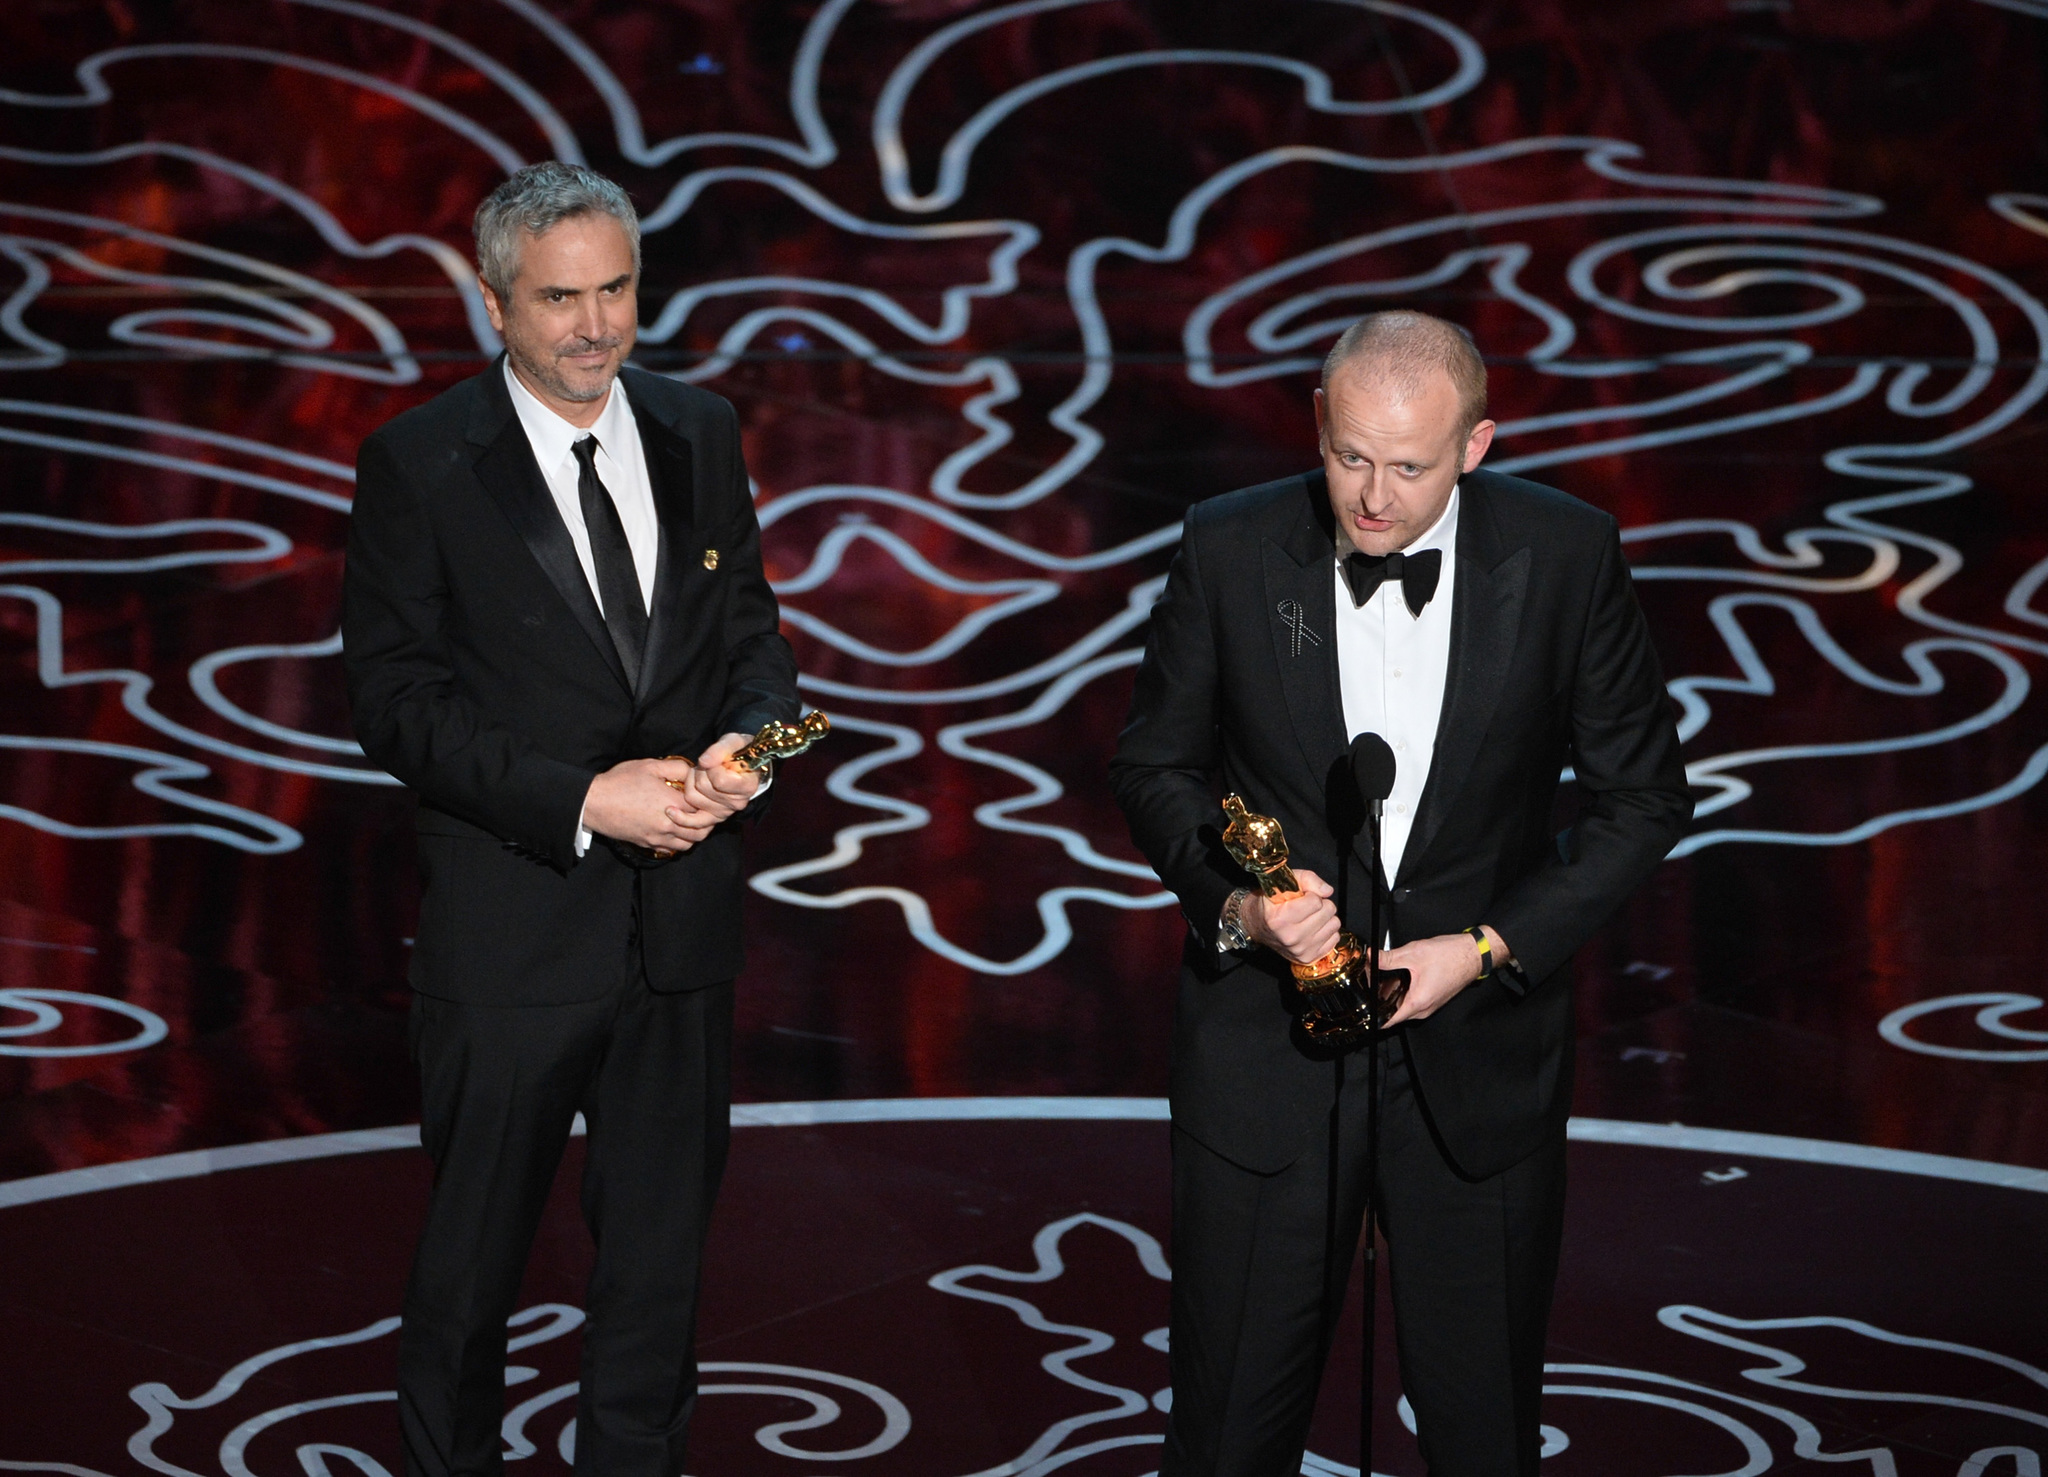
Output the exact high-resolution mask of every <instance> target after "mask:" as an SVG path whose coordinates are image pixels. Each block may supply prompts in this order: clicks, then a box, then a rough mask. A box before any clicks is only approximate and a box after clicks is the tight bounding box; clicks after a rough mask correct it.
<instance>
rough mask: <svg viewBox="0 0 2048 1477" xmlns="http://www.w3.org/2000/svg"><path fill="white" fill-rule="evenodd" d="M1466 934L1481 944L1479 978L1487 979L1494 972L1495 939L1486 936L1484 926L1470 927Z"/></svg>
mask: <svg viewBox="0 0 2048 1477" xmlns="http://www.w3.org/2000/svg"><path fill="white" fill-rule="evenodd" d="M1465 933H1466V935H1467V936H1468V937H1469V938H1470V939H1471V940H1472V942H1473V943H1475V944H1477V945H1479V978H1481V979H1487V978H1489V977H1491V976H1492V974H1493V940H1491V939H1489V938H1488V937H1487V936H1486V930H1485V929H1484V928H1468V929H1466V930H1465Z"/></svg>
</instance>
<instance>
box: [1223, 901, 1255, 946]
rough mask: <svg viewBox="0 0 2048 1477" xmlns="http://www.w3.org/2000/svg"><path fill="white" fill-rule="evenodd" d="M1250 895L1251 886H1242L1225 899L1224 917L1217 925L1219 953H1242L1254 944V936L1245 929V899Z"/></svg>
mask: <svg viewBox="0 0 2048 1477" xmlns="http://www.w3.org/2000/svg"><path fill="white" fill-rule="evenodd" d="M1250 896H1251V890H1250V889H1249V888H1244V887H1240V888H1239V889H1238V890H1237V891H1236V892H1233V893H1232V894H1231V895H1230V896H1229V897H1227V898H1225V899H1224V900H1223V917H1222V920H1221V921H1220V922H1219V923H1218V924H1217V927H1216V952H1217V953H1219V954H1241V953H1243V952H1244V951H1245V950H1246V949H1249V948H1250V947H1251V946H1252V936H1251V935H1250V934H1248V933H1246V932H1245V931H1244V900H1245V899H1246V898H1248V897H1250Z"/></svg>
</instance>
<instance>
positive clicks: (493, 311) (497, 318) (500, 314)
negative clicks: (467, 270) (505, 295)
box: [477, 278, 505, 338]
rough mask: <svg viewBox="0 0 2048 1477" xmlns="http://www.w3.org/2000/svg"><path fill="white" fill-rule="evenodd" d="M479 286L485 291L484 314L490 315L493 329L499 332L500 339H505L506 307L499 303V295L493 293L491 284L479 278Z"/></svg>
mask: <svg viewBox="0 0 2048 1477" xmlns="http://www.w3.org/2000/svg"><path fill="white" fill-rule="evenodd" d="M477 286H478V287H479V288H481V289H482V290H483V295H484V312H485V313H487V314H489V315H490V319H491V327H492V328H494V329H496V330H497V332H498V336H499V337H500V338H503V337H504V335H505V306H504V304H502V303H500V302H499V301H498V295H497V293H495V292H493V291H491V284H490V283H488V282H485V281H483V280H482V279H481V278H479V279H478V281H477Z"/></svg>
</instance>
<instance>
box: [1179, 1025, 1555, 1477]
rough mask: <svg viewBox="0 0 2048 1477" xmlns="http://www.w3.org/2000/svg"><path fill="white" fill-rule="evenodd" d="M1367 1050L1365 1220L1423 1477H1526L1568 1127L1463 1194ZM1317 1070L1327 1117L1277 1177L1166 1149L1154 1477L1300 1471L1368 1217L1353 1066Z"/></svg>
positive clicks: (1277, 1476)
mask: <svg viewBox="0 0 2048 1477" xmlns="http://www.w3.org/2000/svg"><path fill="white" fill-rule="evenodd" d="M1398 1035H1399V1033H1396V1036H1397V1037H1398ZM1380 1049H1381V1052H1382V1055H1381V1076H1380V1086H1381V1091H1380V1099H1381V1101H1380V1130H1379V1131H1380V1201H1379V1205H1380V1209H1379V1215H1380V1223H1381V1226H1382V1227H1383V1228H1384V1230H1385V1233H1386V1238H1387V1248H1388V1262H1389V1267H1390V1271H1391V1279H1390V1280H1391V1283H1392V1288H1393V1298H1394V1329H1395V1340H1396V1343H1397V1346H1398V1348H1399V1351H1400V1362H1401V1386H1402V1389H1403V1391H1404V1392H1405V1393H1406V1394H1407V1396H1408V1400H1409V1403H1410V1405H1412V1406H1413V1407H1414V1410H1415V1420H1416V1426H1417V1435H1418V1439H1419V1440H1420V1442H1421V1446H1422V1454H1423V1458H1424V1460H1425V1461H1426V1462H1427V1464H1428V1467H1429V1472H1430V1477H1508V1474H1520V1477H1534V1474H1535V1472H1536V1469H1537V1453H1538V1450H1539V1449H1540V1445H1541V1442H1540V1436H1539V1430H1538V1427H1539V1422H1538V1420H1537V1413H1538V1408H1539V1403H1540V1401H1541V1398H1542V1391H1543V1342H1544V1333H1545V1329H1546V1326H1547V1325H1548V1323H1549V1319H1550V1298H1551V1289H1552V1286H1553V1284H1554V1283H1555V1282H1556V1279H1557V1259H1558V1246H1559V1240H1560V1237H1561V1234H1562V1231H1563V1224H1564V1127H1563V1125H1562V1124H1560V1125H1559V1126H1558V1131H1557V1135H1556V1138H1555V1141H1554V1142H1552V1143H1549V1144H1546V1145H1545V1146H1544V1147H1543V1148H1542V1149H1539V1150H1538V1151H1537V1152H1536V1153H1535V1154H1533V1155H1531V1156H1530V1157H1529V1158H1527V1159H1525V1160H1523V1161H1522V1162H1521V1163H1519V1164H1517V1165H1515V1166H1513V1167H1512V1168H1510V1169H1508V1170H1506V1171H1504V1172H1503V1173H1501V1174H1498V1175H1495V1176H1493V1177H1492V1178H1491V1179H1484V1180H1476V1181H1475V1180H1468V1179H1466V1178H1465V1177H1464V1176H1462V1175H1460V1174H1459V1173H1458V1172H1457V1171H1456V1169H1454V1168H1453V1167H1452V1165H1451V1164H1450V1162H1449V1161H1448V1160H1447V1159H1446V1158H1445V1157H1444V1155H1443V1153H1442V1151H1441V1150H1439V1149H1438V1147H1437V1145H1436V1142H1435V1140H1434V1138H1433V1137H1432V1136H1431V1134H1430V1131H1429V1126H1428V1123H1427V1120H1426V1119H1425V1117H1424V1115H1423V1109H1422V1104H1421V1103H1420V1102H1419V1101H1418V1100H1417V1097H1416V1092H1415V1086H1414V1081H1413V1079H1412V1077H1411V1076H1410V1074H1409V1070H1408V1064H1407V1057H1406V1052H1405V1050H1404V1049H1403V1046H1402V1043H1401V1042H1400V1041H1399V1040H1398V1039H1396V1040H1390V1041H1388V1042H1385V1043H1383V1044H1382V1046H1381V1048H1380ZM1331 1070H1332V1072H1333V1073H1341V1075H1342V1086H1341V1088H1340V1090H1339V1093H1338V1100H1337V1106H1336V1108H1335V1110H1334V1111H1333V1112H1332V1114H1331V1115H1330V1119H1329V1121H1327V1122H1326V1123H1325V1124H1324V1125H1323V1126H1322V1127H1321V1128H1319V1129H1318V1130H1317V1131H1316V1132H1315V1133H1314V1134H1313V1135H1312V1136H1311V1137H1310V1139H1309V1142H1308V1144H1307V1147H1306V1149H1305V1150H1304V1152H1303V1153H1302V1155H1301V1157H1300V1158H1299V1159H1297V1160H1296V1161H1295V1162H1294V1163H1293V1164H1291V1165H1289V1166H1288V1167H1287V1168H1286V1169H1283V1170H1281V1171H1280V1172H1279V1173H1277V1174H1270V1175H1262V1174H1256V1173H1254V1172H1253V1171H1251V1170H1248V1169H1245V1168H1242V1167H1241V1166H1239V1165H1237V1164H1235V1163H1232V1162H1231V1161H1230V1160H1228V1159H1225V1158H1223V1157H1222V1156H1221V1155H1219V1154H1217V1153H1215V1152H1214V1151H1212V1150H1210V1149H1207V1148H1205V1147H1203V1146H1202V1145H1201V1144H1199V1143H1197V1142H1196V1141H1195V1140H1194V1139H1192V1138H1190V1137H1189V1136H1188V1135H1186V1134H1185V1133H1182V1132H1181V1131H1180V1130H1179V1129H1177V1128H1176V1129H1175V1130H1174V1133H1173V1311H1172V1329H1171V1343H1170V1346H1169V1347H1170V1353H1169V1364H1170V1367H1171V1371H1172V1378H1173V1409H1172V1411H1171V1413H1170V1415H1169V1416H1168V1419H1167V1426H1166V1451H1165V1457H1164V1460H1163V1462H1162V1463H1161V1467H1160V1472H1161V1477H1294V1474H1296V1473H1298V1472H1300V1470H1301V1457H1302V1451H1303V1448H1304V1446H1305V1445H1306V1443H1307V1440H1308V1427H1309V1418H1310V1416H1311V1415H1312V1414H1314V1410H1315V1398H1316V1387H1317V1385H1318V1383H1319V1382H1320V1381H1321V1379H1322V1371H1323V1361H1324V1358H1325V1356H1326V1355H1327V1354H1328V1352H1329V1344H1330V1336H1331V1331H1332V1325H1333V1324H1334V1323H1335V1321H1336V1315H1337V1309H1338V1308H1339V1307H1340V1306H1341V1305H1342V1302H1343V1297H1344V1285H1345V1281H1346V1279H1347V1278H1348V1276H1349V1274H1350V1269H1351V1260H1352V1257H1353V1255H1354V1254H1355V1252H1356V1250H1357V1247H1358V1237H1359V1230H1360V1226H1361V1223H1362V1221H1363V1219H1364V1216H1365V1142H1366V1140H1365V1128H1366V1117H1365V1107H1366V1092H1365V1084H1366V1062H1365V1058H1364V1056H1363V1055H1362V1054H1357V1055H1353V1056H1349V1057H1346V1058H1344V1059H1343V1060H1342V1061H1341V1062H1338V1063H1332V1064H1331ZM1333 1133H1334V1134H1335V1136H1336V1141H1337V1155H1336V1164H1335V1173H1334V1175H1333V1174H1332V1164H1331V1155H1330V1141H1331V1135H1332V1134H1333ZM1367 1465H1368V1466H1369V1464H1367Z"/></svg>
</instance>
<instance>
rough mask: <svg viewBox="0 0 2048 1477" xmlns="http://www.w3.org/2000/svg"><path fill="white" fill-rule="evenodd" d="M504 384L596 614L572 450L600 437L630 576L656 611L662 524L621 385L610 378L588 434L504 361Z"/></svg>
mask: <svg viewBox="0 0 2048 1477" xmlns="http://www.w3.org/2000/svg"><path fill="white" fill-rule="evenodd" d="M505 383H506V384H508V385H510V386H511V388H512V408H513V409H514V410H516V411H518V412H519V424H520V425H521V426H523V427H524V428H525V430H526V441H527V444H528V445H529V446H531V447H532V448H533V459H534V460H535V461H537V462H539V463H540V475H541V480H542V481H544V482H546V483H547V485H548V492H549V494H550V495H552V496H553V498H554V500H555V510H556V511H557V512H559V513H560V514H561V515H562V522H564V523H566V524H567V525H568V526H569V541H570V542H571V543H573V544H574V545H575V546H576V562H577V563H578V564H581V565H582V566H583V578H584V579H585V580H586V581H588V582H589V585H590V593H591V596H592V598H594V599H595V600H596V601H597V608H598V610H599V611H600V612H602V611H603V610H604V596H603V595H602V594H601V593H600V592H599V590H598V587H597V561H596V560H595V559H593V558H592V557H591V554H590V530H589V529H588V528H586V527H585V526H584V523H583V499H582V497H581V496H580V495H579V494H578V493H577V491H576V479H577V475H578V468H577V465H576V453H575V452H574V451H573V450H571V448H572V447H574V446H575V444H576V443H577V442H578V441H581V440H582V439H583V438H584V437H585V436H595V437H596V438H597V455H596V456H595V457H594V458H592V460H593V461H594V462H595V463H596V465H597V476H598V480H599V481H601V482H603V483H604V485H605V490H606V491H607V492H609V493H610V494H611V495H612V502H613V503H614V504H616V505H617V507H618V510H619V522H621V523H623V524H624V525H625V526H626V545H627V547H628V548H630V549H631V550H632V551H633V572H634V573H635V574H637V575H639V576H640V599H641V601H642V603H644V604H645V605H646V607H647V609H648V611H649V613H652V612H653V610H654V571H655V565H656V562H657V558H658V556H659V553H660V549H661V525H660V523H659V521H658V520H657V519H656V518H655V516H654V484H653V483H652V482H651V481H650V480H648V476H647V450H646V448H645V447H643V446H642V445H641V444H640V427H639V425H638V424H637V423H635V421H634V420H633V407H632V406H631V405H630V404H629V403H627V400H626V387H625V386H624V385H622V384H620V383H619V382H618V381H617V380H614V381H612V388H611V393H610V394H609V395H608V396H607V397H606V399H605V402H604V409H603V410H602V411H600V412H599V413H598V417H597V420H596V421H595V422H594V423H593V424H592V425H590V426H589V427H588V428H587V429H586V428H585V427H582V426H572V425H570V424H569V423H568V422H567V421H565V420H563V419H562V418H561V417H560V416H559V415H556V414H555V413H554V412H553V411H552V410H550V409H548V407H547V406H545V405H543V404H542V403H541V401H540V397H539V396H537V395H535V394H534V393H533V391H531V390H529V389H527V388H526V386H525V385H524V384H522V383H520V380H519V376H518V375H516V374H514V373H513V372H512V361H511V360H510V359H507V360H506V361H505Z"/></svg>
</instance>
